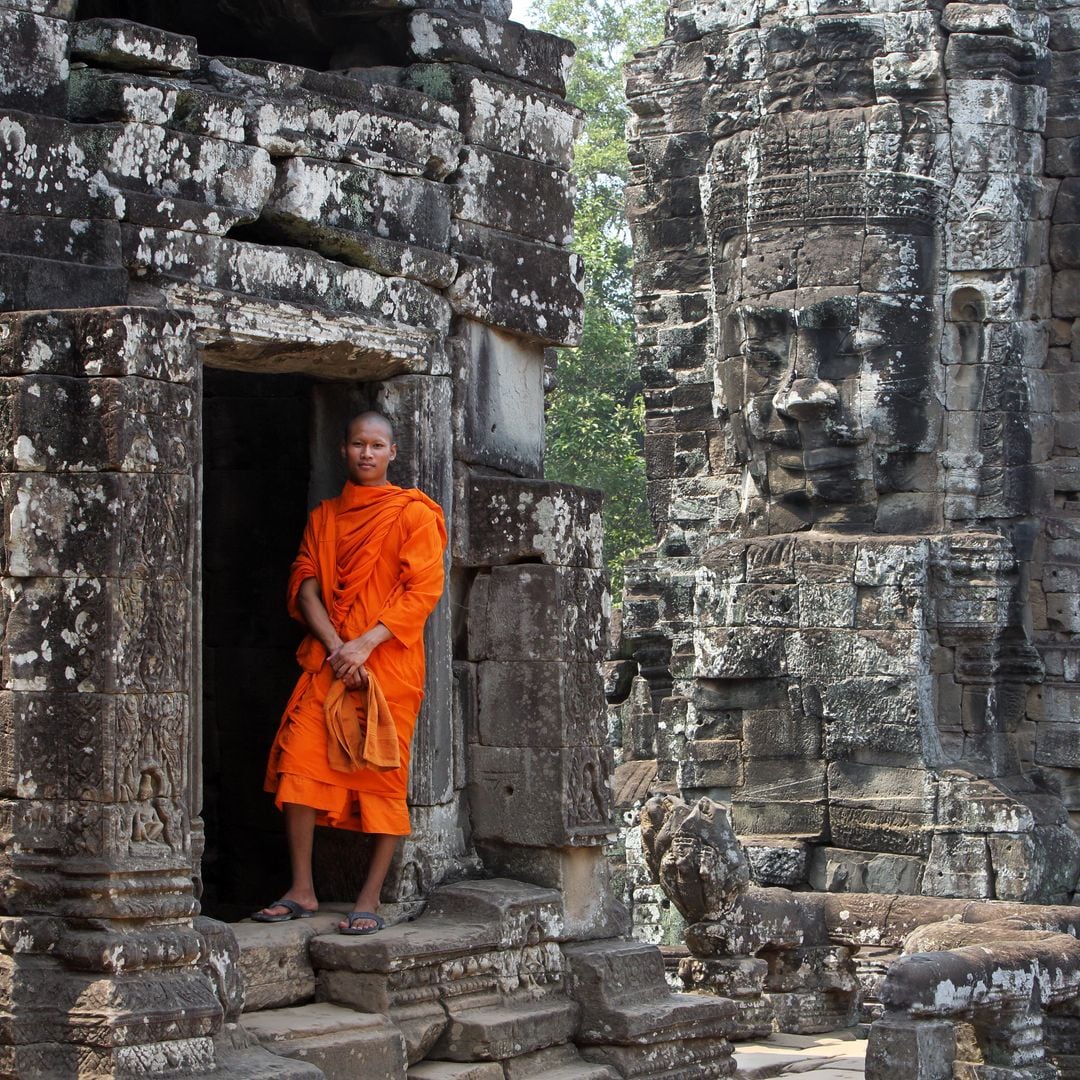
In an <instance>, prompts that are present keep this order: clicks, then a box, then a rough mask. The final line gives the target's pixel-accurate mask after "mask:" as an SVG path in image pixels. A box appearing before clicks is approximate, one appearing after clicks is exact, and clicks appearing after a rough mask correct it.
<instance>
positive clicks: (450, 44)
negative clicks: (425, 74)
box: [409, 11, 574, 94]
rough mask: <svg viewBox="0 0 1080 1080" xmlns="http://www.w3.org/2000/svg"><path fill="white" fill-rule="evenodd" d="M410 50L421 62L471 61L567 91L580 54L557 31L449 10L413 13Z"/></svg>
mask: <svg viewBox="0 0 1080 1080" xmlns="http://www.w3.org/2000/svg"><path fill="white" fill-rule="evenodd" d="M409 48H410V50H411V52H412V55H413V56H414V57H415V58H416V59H417V60H421V61H423V60H427V61H441V62H447V61H449V62H451V63H459V64H470V65H472V66H473V67H477V68H480V69H481V70H482V71H491V72H494V73H495V74H497V75H505V76H507V77H508V78H511V79H515V80H520V81H521V82H526V83H530V84H532V85H533V86H538V87H539V88H540V89H541V90H550V91H553V92H554V93H556V94H562V93H563V92H564V91H565V89H566V77H567V75H568V74H569V69H570V60H571V58H572V57H573V55H574V50H573V46H572V45H571V44H570V43H569V42H568V41H565V40H564V39H563V38H558V37H555V36H554V35H552V34H545V33H542V32H540V31H538V30H527V29H526V28H525V27H523V26H521V25H519V24H518V23H513V22H494V21H492V20H491V19H483V18H475V17H471V16H468V15H461V14H457V13H454V14H451V13H449V12H445V11H418V12H415V13H414V14H413V15H412V16H411V18H410V19H409Z"/></svg>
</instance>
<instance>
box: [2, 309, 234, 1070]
mask: <svg viewBox="0 0 1080 1080" xmlns="http://www.w3.org/2000/svg"><path fill="white" fill-rule="evenodd" d="M0 371H2V377H0V400H2V402H3V404H2V408H0V423H2V439H0V447H2V453H3V455H4V459H3V476H2V478H0V490H2V493H3V505H4V522H5V545H4V565H3V572H4V582H3V585H4V588H3V608H4V622H5V636H4V643H3V681H4V686H3V692H2V695H3V696H2V702H3V705H2V708H3V713H2V715H3V726H4V732H3V739H2V740H0V741H2V745H3V756H2V766H0V785H2V791H0V820H2V826H0V828H2V831H3V835H4V837H5V842H4V847H3V855H2V857H0V873H2V875H3V888H2V890H0V893H2V900H0V905H2V910H3V911H4V912H8V913H12V914H10V915H8V916H7V917H6V918H3V919H2V923H0V942H2V945H0V948H2V949H3V952H4V953H5V954H6V956H5V960H4V965H3V966H4V978H3V980H2V984H0V987H2V988H0V1011H2V1014H3V1017H4V1025H3V1035H2V1041H0V1068H2V1070H3V1071H5V1072H7V1073H9V1074H17V1075H19V1076H26V1077H32V1076H61V1075H63V1076H73V1075H76V1073H78V1074H79V1075H83V1074H86V1073H90V1072H93V1073H95V1074H102V1075H104V1074H108V1075H113V1074H114V1073H121V1072H124V1071H125V1070H136V1071H155V1072H156V1071H161V1072H170V1071H175V1070H182V1069H192V1068H199V1067H201V1068H206V1067H209V1066H211V1065H212V1062H213V1050H212V1045H211V1035H212V1034H213V1032H214V1031H215V1029H216V1028H217V1026H218V1025H219V1024H220V1020H221V1006H220V1005H219V1003H218V1001H217V998H216V996H215V993H214V990H213V988H212V987H211V985H210V982H209V980H208V979H207V978H206V976H205V975H203V974H202V973H201V972H200V971H199V970H198V968H197V966H196V965H197V961H198V958H199V952H200V940H199V937H198V935H197V934H196V932H195V930H194V929H193V927H192V918H193V916H194V915H195V914H196V912H197V910H198V905H197V903H196V901H195V898H194V895H193V889H192V857H193V852H192V833H193V829H194V828H195V827H197V824H198V823H197V822H194V821H193V820H192V809H193V807H194V806H195V805H196V802H197V796H196V794H195V793H196V790H197V789H196V784H195V778H194V776H193V773H192V757H191V747H192V730H191V723H192V712H193V708H192V701H191V694H192V687H193V685H194V683H193V674H192V664H193V657H192V651H191V646H192V640H193V637H192V635H193V627H192V610H193V606H192V595H193V577H192V568H193V551H194V545H195V541H196V534H195V528H194V520H195V504H194V493H195V488H194V477H193V470H194V466H195V461H194V460H193V456H192V448H193V447H194V446H195V445H196V444H197V434H196V433H197V430H198V428H197V424H198V416H197V410H198V407H199V405H198V400H199V399H198V394H197V392H196V391H197V386H196V383H197V378H198V364H197V357H196V353H195V349H194V346H193V344H192V342H191V341H190V339H189V337H188V327H187V325H186V324H185V323H184V322H183V321H182V320H181V319H180V318H178V317H177V316H174V315H172V314H169V313H167V312H163V311H145V310H139V309H123V308H112V309H100V310H95V309H87V310H82V311H78V312H63V311H62V312H53V313H36V312H30V313H18V314H12V315H5V316H3V317H2V322H0ZM16 912H18V913H22V914H21V915H19V916H16V915H15V914H14V913H16ZM28 913H32V914H28Z"/></svg>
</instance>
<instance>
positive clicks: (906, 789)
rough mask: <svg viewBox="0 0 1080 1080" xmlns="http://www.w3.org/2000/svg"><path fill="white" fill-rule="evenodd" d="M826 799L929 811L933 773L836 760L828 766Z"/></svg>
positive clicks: (853, 805)
mask: <svg viewBox="0 0 1080 1080" xmlns="http://www.w3.org/2000/svg"><path fill="white" fill-rule="evenodd" d="M828 781H829V798H830V800H832V801H833V802H834V803H836V804H838V805H842V806H851V807H873V806H874V805H876V804H880V803H882V802H886V803H887V804H888V806H889V808H890V809H892V810H898V811H905V812H910V813H921V814H932V813H933V812H934V808H935V797H936V794H937V792H936V790H935V789H936V785H935V783H934V776H933V774H932V773H929V772H927V771H926V770H925V769H920V768H893V767H889V766H884V765H858V764H856V763H854V762H849V761H835V762H832V763H831V764H830V765H829V769H828Z"/></svg>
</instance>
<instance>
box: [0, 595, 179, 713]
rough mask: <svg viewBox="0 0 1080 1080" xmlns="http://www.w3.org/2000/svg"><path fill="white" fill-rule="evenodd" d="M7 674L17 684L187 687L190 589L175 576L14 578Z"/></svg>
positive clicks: (8, 680)
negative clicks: (150, 577)
mask: <svg viewBox="0 0 1080 1080" xmlns="http://www.w3.org/2000/svg"><path fill="white" fill-rule="evenodd" d="M15 580H16V581H17V583H16V584H13V587H12V589H11V595H10V599H9V602H8V604H9V606H8V610H7V612H6V617H5V621H6V627H5V629H6V638H5V642H4V648H3V651H2V655H3V674H4V681H5V683H6V685H7V686H8V687H9V688H11V689H14V690H52V689H55V690H78V691H80V692H82V693H87V692H92V691H106V692H108V691H140V690H145V691H154V692H175V691H182V690H184V689H186V687H187V678H188V672H187V665H188V654H187V652H186V650H187V648H188V647H189V641H190V633H191V629H190V627H191V595H190V592H189V590H188V588H187V587H186V584H185V583H183V582H181V581H177V580H175V579H167V578H166V579H146V580H143V579H138V578H127V579H125V578H119V579H117V578H95V577H86V578H77V577H70V578H25V579H15Z"/></svg>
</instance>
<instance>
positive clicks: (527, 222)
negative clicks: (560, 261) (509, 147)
mask: <svg viewBox="0 0 1080 1080" xmlns="http://www.w3.org/2000/svg"><path fill="white" fill-rule="evenodd" d="M453 206H454V217H455V218H456V219H458V220H459V221H469V222H472V223H474V224H476V225H485V226H487V227H488V228H492V229H501V230H502V231H503V232H509V233H514V234H517V235H519V236H527V237H529V238H530V239H533V240H540V241H542V242H544V243H548V244H559V245H564V246H565V245H567V244H569V243H570V240H571V238H572V233H573V223H574V221H573V219H574V200H573V192H572V190H571V183H570V174H569V173H568V172H565V171H564V170H562V169H559V168H556V167H555V166H553V165H544V164H541V163H539V162H533V161H529V160H528V159H527V158H521V157H517V156H515V155H513V154H502V153H497V152H495V151H485V150H480V149H477V148H476V147H467V148H466V149H465V150H464V151H463V152H462V159H461V164H460V166H459V167H458V170H457V172H456V173H455V174H454V203H453Z"/></svg>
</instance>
